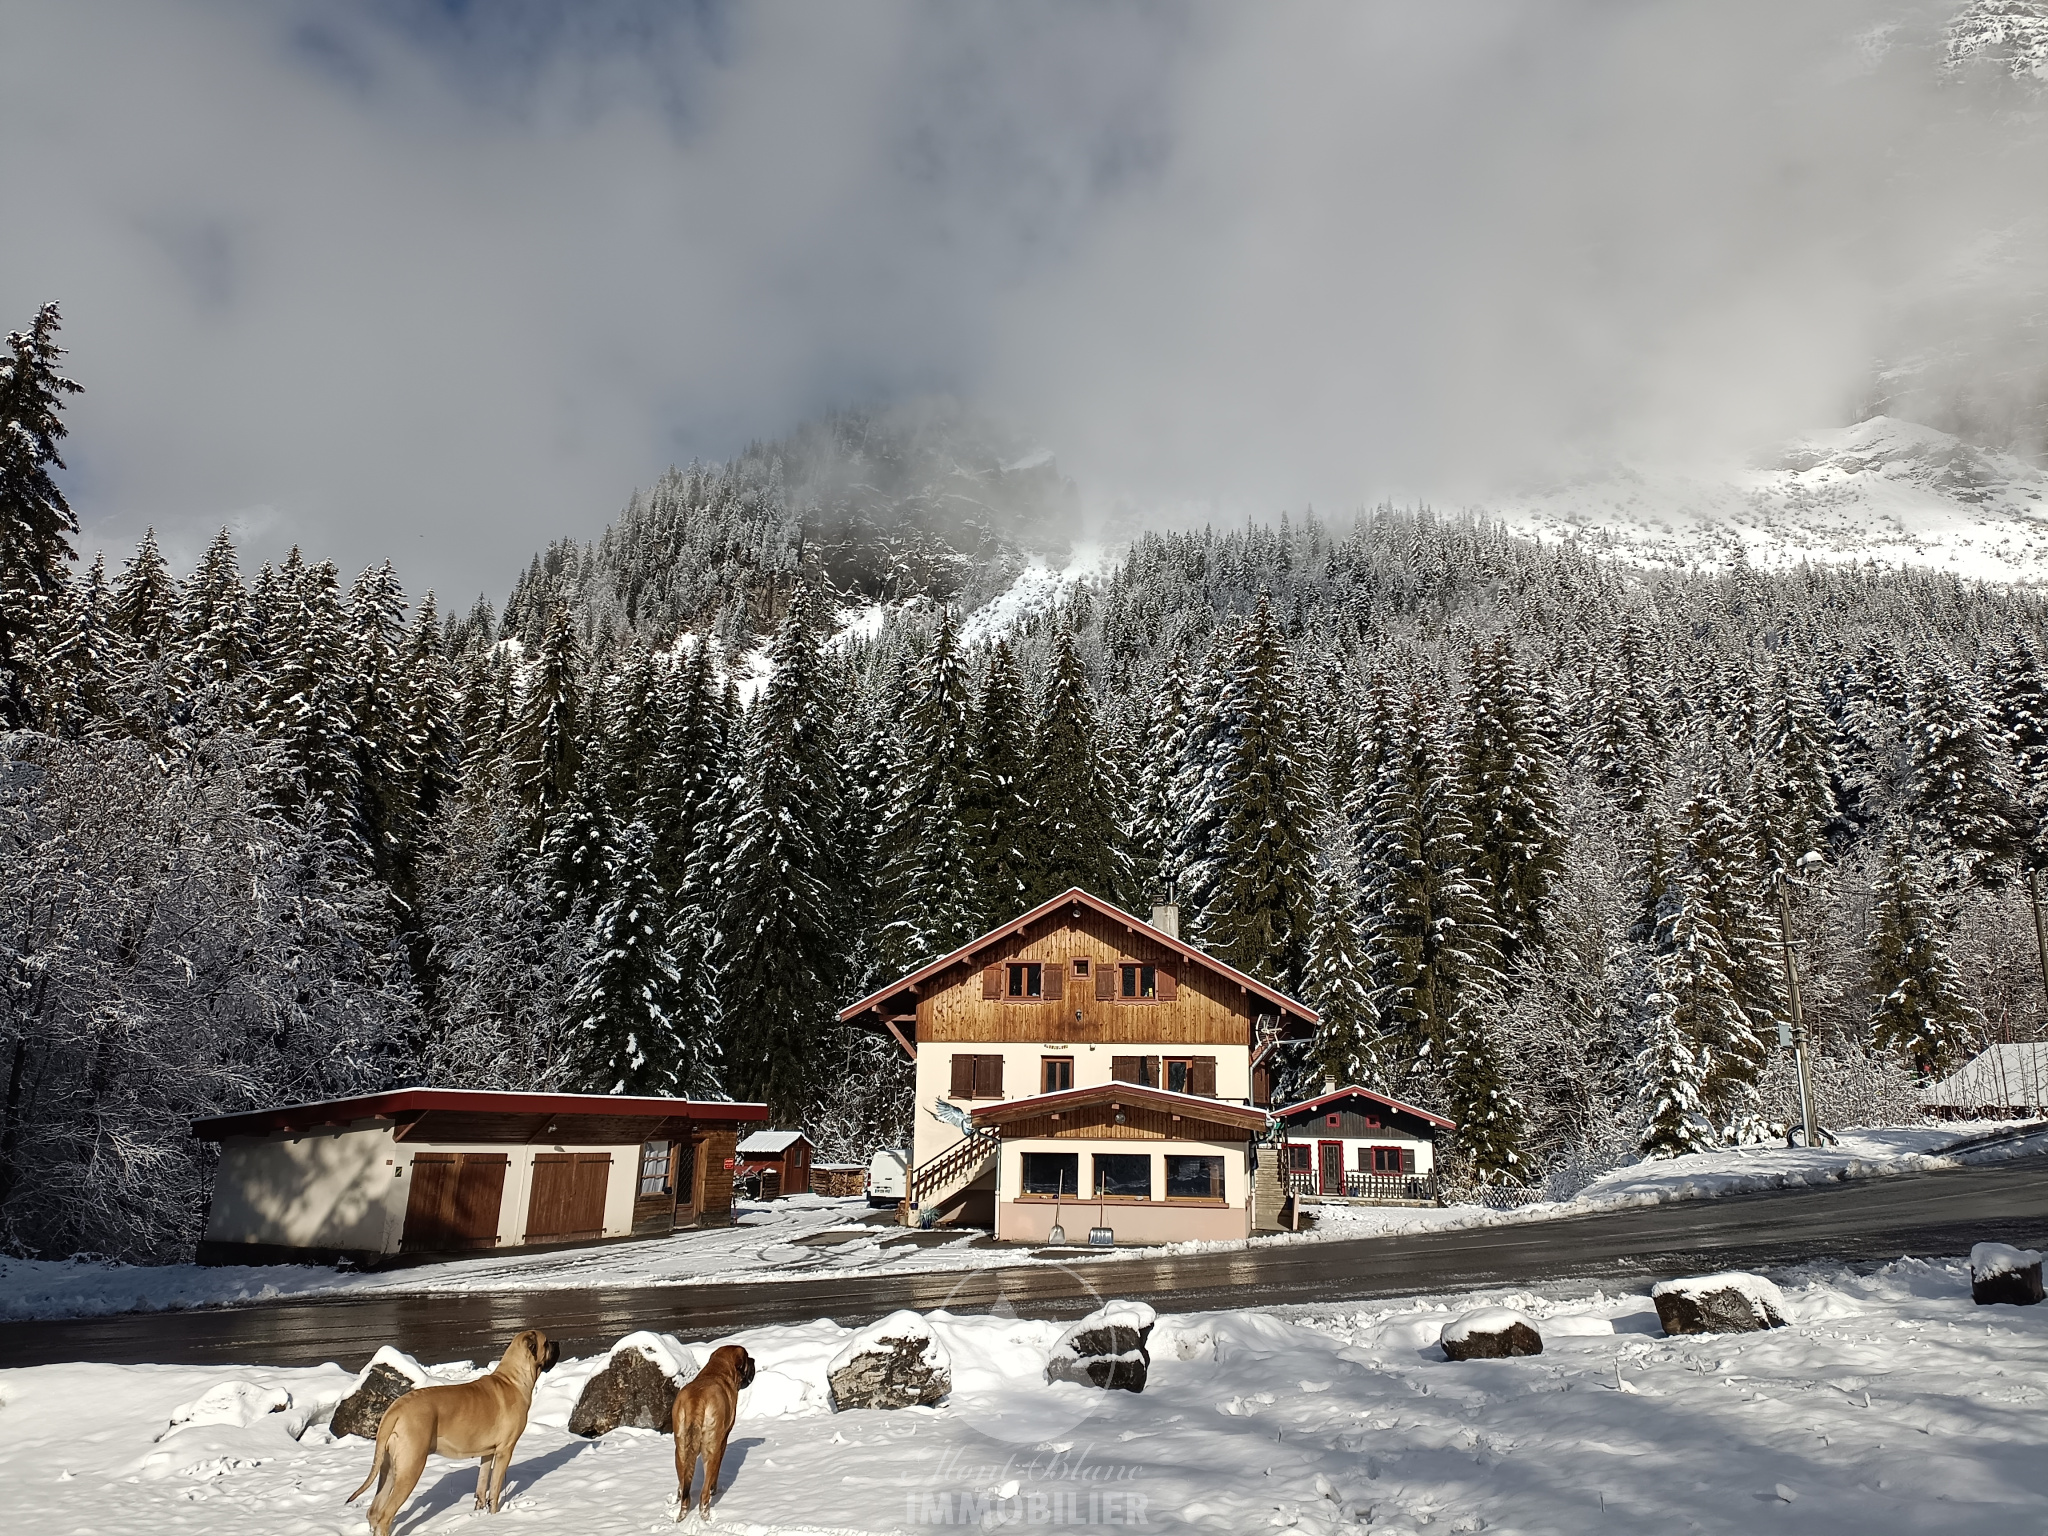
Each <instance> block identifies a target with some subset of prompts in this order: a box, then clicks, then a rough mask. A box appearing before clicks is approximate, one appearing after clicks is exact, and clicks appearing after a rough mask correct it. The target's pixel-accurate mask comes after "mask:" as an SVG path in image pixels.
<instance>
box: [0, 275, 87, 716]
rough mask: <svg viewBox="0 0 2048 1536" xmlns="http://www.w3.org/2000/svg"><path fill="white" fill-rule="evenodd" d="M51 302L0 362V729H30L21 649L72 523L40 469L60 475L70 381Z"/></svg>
mask: <svg viewBox="0 0 2048 1536" xmlns="http://www.w3.org/2000/svg"><path fill="white" fill-rule="evenodd" d="M59 326H60V322H59V319H58V315H57V306H56V305H55V304H45V305H44V306H43V307H42V308H41V309H39V310H37V311H36V317H35V320H34V321H33V323H31V324H30V326H29V328H28V329H27V330H26V331H10V332H9V333H8V335H7V350H6V353H5V355H0V729H14V728H17V727H21V726H26V725H28V724H29V723H30V720H31V716H32V715H33V713H34V710H33V707H32V704H31V701H30V698H29V693H28V690H29V685H30V670H29V669H30V666H31V658H30V654H29V653H30V651H31V650H32V649H33V646H34V637H35V635H36V633H37V631H38V630H39V629H42V628H45V627H47V626H48V625H49V624H50V622H51V614H50V613H49V611H48V610H49V609H50V607H51V605H53V604H55V603H56V602H57V600H58V598H59V596H60V595H61V593H62V591H63V586H64V578H65V575H66V572H65V565H66V563H67V562H69V561H71V560H74V559H76V558H77V556H76V555H75V554H74V553H73V552H72V548H71V540H72V539H73V538H75V537H76V536H77V534H78V516H77V514H76V513H74V512H73V511H72V510H71V503H70V502H68V501H67V500H65V498H64V492H63V489H62V488H61V487H60V486H59V485H58V484H57V482H56V480H55V478H53V477H52V475H51V474H50V471H51V470H52V469H62V468H63V467H64V461H63V459H61V458H59V457H58V455H57V445H58V444H59V443H61V442H62V441H63V440H64V436H65V433H66V430H67V429H66V427H65V425H64V397H65V396H66V395H75V394H79V393H81V387H80V386H79V384H78V383H77V382H76V381H74V380H72V379H68V378H66V377H65V376H64V375H63V374H62V373H60V372H59V371H58V364H59V362H60V361H61V360H62V358H63V356H64V349H63V348H62V347H60V346H58V345H57V331H58V329H59Z"/></svg>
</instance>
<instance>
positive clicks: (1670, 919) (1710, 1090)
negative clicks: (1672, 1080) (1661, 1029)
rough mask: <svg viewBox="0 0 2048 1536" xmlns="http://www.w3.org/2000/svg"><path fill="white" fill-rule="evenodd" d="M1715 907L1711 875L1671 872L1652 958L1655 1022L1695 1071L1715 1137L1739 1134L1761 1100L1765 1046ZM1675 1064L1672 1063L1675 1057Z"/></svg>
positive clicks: (1693, 865)
mask: <svg viewBox="0 0 2048 1536" xmlns="http://www.w3.org/2000/svg"><path fill="white" fill-rule="evenodd" d="M1722 921H1723V914H1722V913H1721V912H1720V911H1718V910H1717V908H1716V906H1715V902H1714V897H1713V891H1712V886H1711V876H1710V874H1708V873H1706V872H1703V871H1702V869H1701V867H1700V865H1699V863H1698V862H1697V861H1691V860H1688V862H1687V863H1686V865H1685V866H1684V867H1683V868H1682V869H1681V870H1678V871H1675V872H1674V873H1673V875H1672V878H1671V883H1670V887H1669V889H1668V890H1667V893H1666V896H1665V900H1664V904H1663V910H1662V912H1661V913H1660V914H1659V917H1658V923H1657V938H1656V952H1655V954H1654V956H1653V957H1652V960H1651V977H1652V982H1653V985H1654V988H1655V991H1654V992H1653V993H1652V998H1655V999H1662V1001H1656V1002H1646V1008H1647V1009H1648V1010H1649V1012H1650V1013H1651V1016H1652V1020H1653V1025H1654V1024H1655V1022H1656V1021H1658V1020H1663V1019H1666V1018H1668V1020H1669V1021H1670V1022H1671V1024H1672V1025H1673V1027H1675V1028H1676V1029H1677V1030H1678V1031H1679V1032H1680V1034H1681V1035H1682V1036H1683V1038H1684V1041H1685V1045H1686V1049H1687V1051H1688V1052H1690V1061H1689V1065H1688V1067H1687V1070H1697V1072H1698V1073H1699V1078H1698V1093H1697V1098H1698V1101H1699V1104H1700V1107H1701V1109H1702V1111H1703V1112H1704V1113H1705V1114H1706V1116H1707V1118H1708V1120H1709V1123H1710V1124H1711V1125H1712V1126H1713V1127H1714V1129H1715V1132H1716V1134H1717V1136H1724V1137H1725V1136H1727V1135H1730V1134H1732V1133H1735V1132H1737V1131H1739V1130H1740V1129H1741V1128H1742V1127H1744V1126H1746V1125H1747V1124H1748V1123H1749V1122H1750V1121H1751V1120H1752V1119H1753V1118H1754V1117H1755V1114H1756V1110H1757V1105H1758V1103H1759V1099H1758V1095H1757V1089H1756V1082H1757V1078H1758V1077H1759V1076H1761V1074H1762V1066H1763V1061H1764V1059H1765V1047H1764V1046H1763V1044H1762V1042H1761V1040H1760V1039H1759V1038H1758V1034H1757V1030H1756V1026H1755V1023H1754V1021H1753V1020H1752V1019H1751V1017H1750V1015H1749V1014H1748V1013H1747V1012H1746V1011H1745V1010H1744V1007H1743V980H1742V976H1741V966H1740V962H1739V961H1738V959H1737V957H1736V956H1735V955H1733V954H1731V953H1730V951H1729V948H1728V945H1727V942H1726V939H1725V935H1724V929H1723V926H1722ZM1674 1059H1675V1058H1674Z"/></svg>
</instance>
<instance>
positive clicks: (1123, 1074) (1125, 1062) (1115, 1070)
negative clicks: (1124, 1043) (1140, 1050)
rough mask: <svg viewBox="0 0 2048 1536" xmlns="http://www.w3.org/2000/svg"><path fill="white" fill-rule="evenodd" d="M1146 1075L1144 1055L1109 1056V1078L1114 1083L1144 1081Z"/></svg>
mask: <svg viewBox="0 0 2048 1536" xmlns="http://www.w3.org/2000/svg"><path fill="white" fill-rule="evenodd" d="M1144 1075H1145V1058H1144V1057H1142V1056H1112V1057H1110V1058H1109V1080H1110V1081H1111V1082H1113V1083H1136V1082H1142V1081H1143V1080H1144Z"/></svg>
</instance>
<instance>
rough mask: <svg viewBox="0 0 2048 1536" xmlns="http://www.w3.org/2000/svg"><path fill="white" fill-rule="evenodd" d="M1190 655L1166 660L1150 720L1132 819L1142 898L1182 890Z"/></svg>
mask: <svg viewBox="0 0 2048 1536" xmlns="http://www.w3.org/2000/svg"><path fill="white" fill-rule="evenodd" d="M1188 673H1189V668H1188V657H1187V652H1185V651H1181V650H1176V651H1174V652H1173V654H1172V655H1170V656H1169V657H1167V659H1166V665H1165V667H1164V668H1163V669H1161V671H1160V674H1159V685H1158V687H1156V688H1155V689H1154V690H1153V693H1152V699H1151V703H1150V707H1149V708H1148V709H1147V711H1146V714H1145V742H1144V750H1143V753H1142V761H1141V763H1140V766H1139V769H1138V773H1137V778H1136V782H1137V788H1138V804H1137V809H1136V813H1135V815H1134V816H1133V818H1132V830H1133V836H1132V839H1131V841H1132V848H1131V865H1132V871H1131V872H1132V878H1133V880H1134V881H1135V883H1136V887H1137V892H1138V894H1139V895H1140V896H1148V895H1156V896H1159V897H1162V898H1163V897H1165V896H1167V895H1168V894H1169V893H1175V892H1177V891H1178V889H1179V885H1178V881H1177V879H1176V874H1177V871H1176V869H1175V860H1174V850H1175V848H1176V847H1178V846H1179V844H1180V833H1181V825H1180V823H1181V816H1180V808H1179V805H1178V802H1177V801H1176V799H1175V784H1176V781H1177V780H1178V777H1179V774H1180V767H1181V764H1182V762H1183V761H1184V760H1185V759H1186V757H1187V745H1188V721H1189V711H1190V710H1191V708H1192V707H1193V684H1192V683H1191V682H1190V680H1189V675H1188Z"/></svg>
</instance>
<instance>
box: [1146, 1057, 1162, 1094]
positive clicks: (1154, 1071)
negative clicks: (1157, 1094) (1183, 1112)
mask: <svg viewBox="0 0 2048 1536" xmlns="http://www.w3.org/2000/svg"><path fill="white" fill-rule="evenodd" d="M1143 1082H1144V1084H1145V1086H1146V1087H1148V1088H1164V1087H1165V1086H1166V1079H1165V1078H1164V1077H1163V1076H1161V1075H1160V1071H1159V1058H1158V1057H1157V1056H1147V1057H1146V1058H1145V1076H1144V1078H1143Z"/></svg>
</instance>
